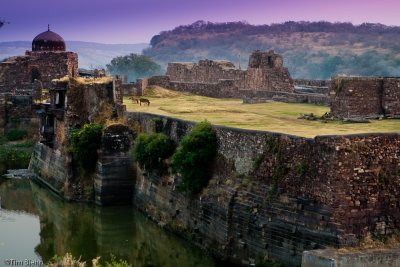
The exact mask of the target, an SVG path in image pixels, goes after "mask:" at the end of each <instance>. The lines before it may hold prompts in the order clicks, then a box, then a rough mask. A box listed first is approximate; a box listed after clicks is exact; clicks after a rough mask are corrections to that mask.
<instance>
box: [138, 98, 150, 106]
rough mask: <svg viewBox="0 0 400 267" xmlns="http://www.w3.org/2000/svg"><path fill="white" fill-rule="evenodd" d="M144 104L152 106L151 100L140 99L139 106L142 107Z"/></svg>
mask: <svg viewBox="0 0 400 267" xmlns="http://www.w3.org/2000/svg"><path fill="white" fill-rule="evenodd" d="M142 103H143V104H147V105H148V106H150V100H148V99H146V98H140V99H139V104H140V105H142Z"/></svg>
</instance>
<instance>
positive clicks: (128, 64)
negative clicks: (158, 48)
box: [107, 53, 161, 81]
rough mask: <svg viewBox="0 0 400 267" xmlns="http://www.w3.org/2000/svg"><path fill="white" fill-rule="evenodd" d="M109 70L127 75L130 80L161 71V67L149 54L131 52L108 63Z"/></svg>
mask: <svg viewBox="0 0 400 267" xmlns="http://www.w3.org/2000/svg"><path fill="white" fill-rule="evenodd" d="M107 70H108V71H109V72H110V73H111V74H113V75H116V74H117V75H121V76H124V75H127V76H128V79H129V81H135V80H136V79H137V78H141V77H147V76H152V75H156V74H160V73H161V67H160V65H158V64H157V63H156V62H154V61H153V59H151V58H150V57H148V56H144V55H138V54H133V53H132V54H129V55H126V56H120V57H115V58H113V59H112V60H111V62H110V64H107Z"/></svg>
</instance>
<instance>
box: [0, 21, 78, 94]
mask: <svg viewBox="0 0 400 267" xmlns="http://www.w3.org/2000/svg"><path fill="white" fill-rule="evenodd" d="M64 76H69V77H77V76H78V55H77V54H76V53H73V52H67V51H66V46H65V42H64V39H63V38H62V37H61V36H60V35H58V34H57V33H55V32H52V31H50V28H49V29H48V30H47V31H45V32H43V33H41V34H39V35H37V36H36V37H35V38H34V40H33V41H32V51H26V52H25V55H24V56H17V57H11V58H8V59H5V60H4V61H3V62H1V63H0V92H11V91H12V90H18V89H32V84H33V83H34V81H35V80H39V81H40V82H41V84H42V86H43V87H44V88H49V87H50V86H51V80H52V79H55V78H61V77H64Z"/></svg>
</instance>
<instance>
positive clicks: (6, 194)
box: [0, 180, 217, 267]
mask: <svg viewBox="0 0 400 267" xmlns="http://www.w3.org/2000/svg"><path fill="white" fill-rule="evenodd" d="M0 196H1V198H2V207H3V211H14V212H21V211H23V212H25V213H29V214H32V215H38V216H37V217H36V218H37V220H40V230H39V235H40V243H39V244H37V245H33V246H32V247H31V248H30V249H31V251H27V249H24V250H20V251H18V253H20V255H19V258H26V257H27V256H26V255H30V254H32V252H33V251H35V252H36V254H37V255H39V256H40V257H41V258H42V260H43V261H45V262H47V261H49V260H50V259H51V258H52V257H53V256H54V255H64V254H65V253H67V252H70V253H72V254H73V255H74V256H75V257H81V259H82V260H90V259H92V258H94V257H96V256H101V258H102V259H103V260H109V259H110V255H111V254H113V255H115V256H116V257H117V258H122V259H126V260H127V261H128V262H129V263H131V264H132V265H133V266H138V267H140V266H147V267H150V266H173V267H176V266H182V267H184V266H193V267H194V266H204V267H206V266H216V265H217V264H216V263H215V262H214V260H213V259H212V258H211V257H210V256H207V255H204V254H203V253H202V252H201V251H199V249H197V248H194V247H192V246H190V245H189V244H188V243H187V242H185V241H183V240H181V239H179V238H177V237H175V236H173V235H171V234H168V233H166V232H165V231H164V230H162V229H160V228H159V227H157V226H156V225H155V224H154V223H153V222H151V221H148V220H147V219H146V218H145V217H144V216H143V215H142V214H140V213H138V212H137V211H135V210H134V208H132V207H97V206H91V205H86V204H77V203H67V202H65V201H63V200H61V199H60V198H58V197H57V196H54V195H53V194H52V193H50V192H49V191H48V190H46V189H44V188H42V187H41V186H39V185H37V184H36V183H34V182H31V181H23V180H0ZM19 219H21V218H16V220H19ZM18 225H19V224H15V227H18ZM25 227H31V228H32V229H29V230H30V231H38V230H37V229H35V227H34V225H33V224H30V225H28V226H25ZM36 228H37V227H36ZM0 229H1V221H0ZM0 231H1V230H0ZM33 236H34V235H33ZM0 242H1V237H0ZM28 250H29V249H28ZM0 251H1V250H0ZM0 253H1V252H0ZM0 256H2V257H3V258H4V257H6V255H0Z"/></svg>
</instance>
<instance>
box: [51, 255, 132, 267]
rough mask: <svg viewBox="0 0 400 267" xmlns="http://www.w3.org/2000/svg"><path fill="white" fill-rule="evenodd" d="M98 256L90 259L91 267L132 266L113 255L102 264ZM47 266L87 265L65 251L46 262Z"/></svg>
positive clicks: (83, 266)
mask: <svg viewBox="0 0 400 267" xmlns="http://www.w3.org/2000/svg"><path fill="white" fill-rule="evenodd" d="M100 261H101V259H100V257H97V258H94V259H92V262H91V264H90V265H91V266H93V267H102V266H103V267H132V264H129V263H128V262H127V261H125V260H122V259H116V257H115V256H114V255H111V261H106V262H105V263H104V264H101V262H100ZM48 266H49V267H86V266H88V265H87V263H86V262H85V261H82V260H81V259H76V258H75V257H74V256H72V254H70V253H67V254H65V255H64V256H62V257H60V256H55V257H54V258H53V259H52V260H51V261H50V263H48Z"/></svg>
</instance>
